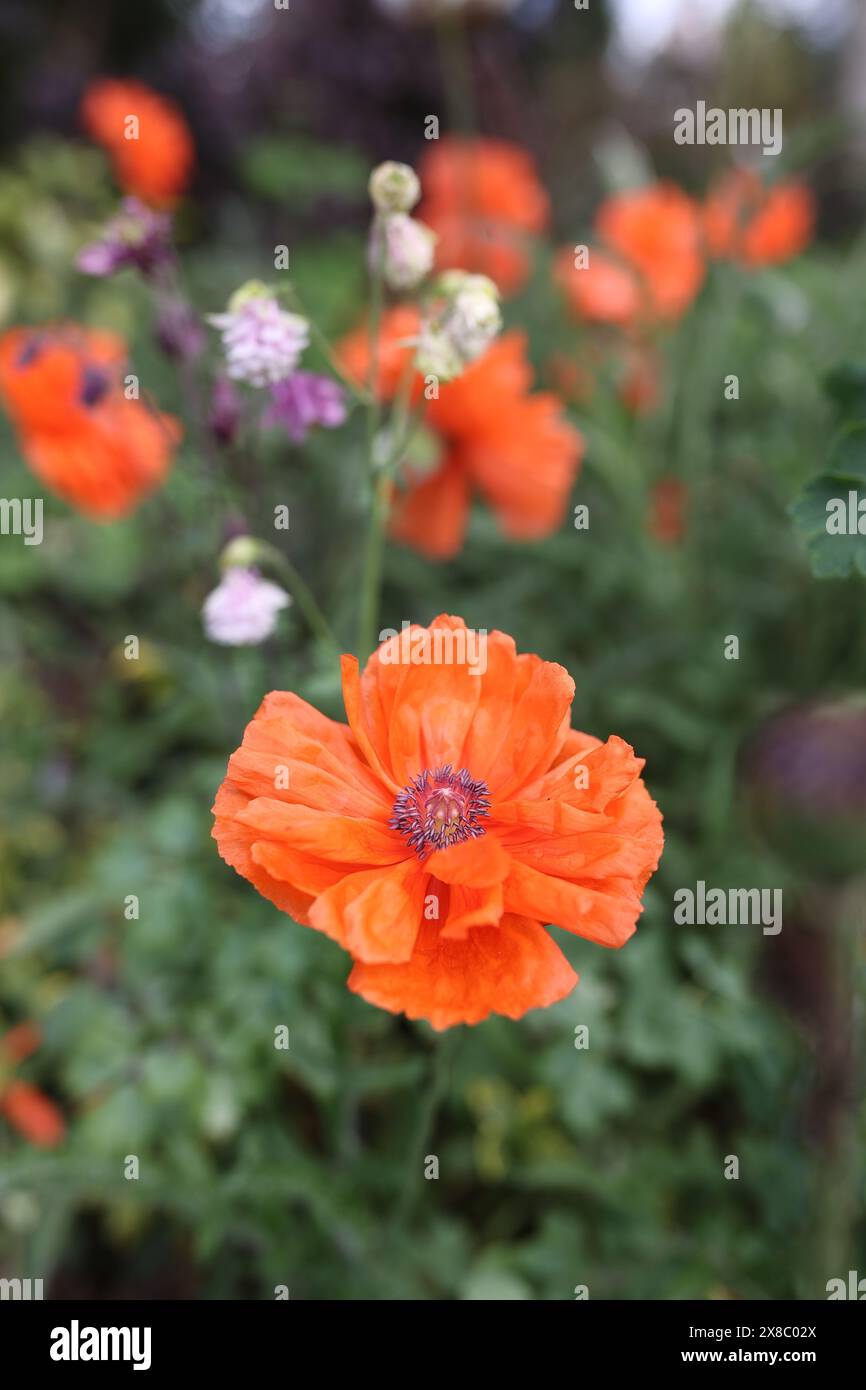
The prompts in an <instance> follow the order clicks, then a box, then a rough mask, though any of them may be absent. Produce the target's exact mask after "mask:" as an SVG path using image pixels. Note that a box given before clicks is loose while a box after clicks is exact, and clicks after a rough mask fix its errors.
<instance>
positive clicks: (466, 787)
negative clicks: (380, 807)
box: [388, 763, 490, 859]
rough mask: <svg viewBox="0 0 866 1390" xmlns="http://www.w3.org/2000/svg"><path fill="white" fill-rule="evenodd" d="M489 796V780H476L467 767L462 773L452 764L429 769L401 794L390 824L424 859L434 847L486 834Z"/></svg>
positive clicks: (396, 802) (440, 847) (395, 803)
mask: <svg viewBox="0 0 866 1390" xmlns="http://www.w3.org/2000/svg"><path fill="white" fill-rule="evenodd" d="M489 798H490V789H489V787H488V786H487V783H486V782H482V781H475V780H474V779H473V778H472V777H471V776H470V774H469V772H468V771H467V769H466V768H465V767H461V768H460V770H459V771H458V772H454V771H453V770H452V767H451V764H450V763H446V764H445V765H444V767H437V768H436V769H435V771H433V772H431V771H430V769H429V768H425V769H424V771H423V772H419V774H418V776H417V777H416V778H415V779H414V781H412V782H410V783H409V784H408V786H406V787H404V788H403V790H402V791H401V793H400V795H399V796H398V797H397V800H396V801H395V802H394V810H393V812H392V815H391V819H390V821H389V822H388V825H389V827H390V829H391V830H397V831H399V833H400V834H401V835H402V836H403V837H404V839H405V840H406V843H407V844H408V845H410V846H411V848H412V849H414V850H415V852H416V854H417V855H418V857H419V859H424V858H425V857H426V855H427V854H431V853H432V852H433V851H434V850H437V849H447V848H448V847H449V846H450V845H457V844H460V843H461V842H462V841H464V840H475V839H478V837H479V836H480V835H483V834H484V833H485V827H484V826H483V825H481V824H479V822H480V819H481V817H482V816H487V815H489V814H490V800H489Z"/></svg>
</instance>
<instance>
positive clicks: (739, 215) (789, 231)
mask: <svg viewBox="0 0 866 1390" xmlns="http://www.w3.org/2000/svg"><path fill="white" fill-rule="evenodd" d="M703 220H704V236H705V238H706V245H707V250H708V251H709V253H710V255H711V256H714V257H716V258H719V259H728V260H735V261H739V262H740V263H741V264H742V265H745V266H751V267H757V266H762V265H778V264H780V263H781V262H783V261H788V260H791V259H792V257H794V256H798V255H799V254H800V252H801V251H803V250H805V248H806V247H807V246H808V245H809V242H810V241H811V240H812V236H813V233H814V228H815V199H814V197H813V195H812V192H811V190H810V189H809V188H808V187H807V186H806V185H805V184H803V183H799V182H797V181H796V180H793V179H789V180H786V181H784V182H782V183H777V184H774V185H773V186H772V187H771V188H765V187H764V185H763V183H762V182H761V179H760V177H759V176H758V174H756V173H755V171H754V170H752V169H745V168H739V169H731V170H730V171H729V172H728V173H727V174H725V175H724V177H723V178H721V179H720V180H719V181H718V182H717V183H716V185H715V186H714V187H713V188H712V189H711V190H710V192H709V194H708V196H707V200H706V203H705V205H704V213H703Z"/></svg>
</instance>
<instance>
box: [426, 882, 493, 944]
mask: <svg viewBox="0 0 866 1390" xmlns="http://www.w3.org/2000/svg"><path fill="white" fill-rule="evenodd" d="M428 891H433V885H432V884H431V888H430V890H428ZM443 892H447V895H448V911H447V915H446V917H445V920H444V921H443V922H442V923H441V931H442V935H443V936H444V937H446V938H447V937H456V938H458V939H462V938H463V937H465V936H466V935H467V934H468V933H469V931H471V930H472V929H473V928H474V927H494V926H496V925H497V924H498V923H499V921H500V920H501V918H502V912H503V907H502V897H503V895H502V884H501V883H489V884H488V885H487V886H486V887H484V888H479V887H471V888H467V887H464V886H463V885H462V884H459V883H452V884H451V885H450V887H448V888H447V889H446V888H445V887H444V885H443Z"/></svg>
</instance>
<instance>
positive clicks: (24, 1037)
mask: <svg viewBox="0 0 866 1390" xmlns="http://www.w3.org/2000/svg"><path fill="white" fill-rule="evenodd" d="M41 1041H42V1033H41V1031H40V1029H39V1028H38V1026H37V1025H36V1024H35V1023H30V1022H25V1023H17V1024H16V1025H15V1027H14V1028H10V1029H9V1031H8V1033H6V1034H5V1035H4V1036H3V1037H2V1038H0V1056H2V1057H5V1058H6V1059H7V1060H8V1061H10V1062H16V1063H17V1062H23V1061H24V1059H25V1058H26V1057H29V1056H31V1054H32V1053H34V1052H35V1051H36V1049H37V1048H38V1047H39V1044H40V1043H41Z"/></svg>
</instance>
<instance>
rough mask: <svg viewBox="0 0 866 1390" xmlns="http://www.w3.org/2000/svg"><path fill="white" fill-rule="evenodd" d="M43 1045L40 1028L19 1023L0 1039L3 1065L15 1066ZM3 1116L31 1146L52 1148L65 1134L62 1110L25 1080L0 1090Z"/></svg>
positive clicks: (12, 1081) (0, 1107)
mask: <svg viewBox="0 0 866 1390" xmlns="http://www.w3.org/2000/svg"><path fill="white" fill-rule="evenodd" d="M40 1042H41V1035H40V1032H39V1029H38V1028H37V1027H36V1026H35V1024H32V1023H19V1024H18V1025H17V1027H15V1028H10V1030H9V1032H8V1033H6V1035H5V1037H3V1038H0V1066H2V1064H4V1063H5V1064H6V1065H7V1066H8V1065H13V1066H14V1065H16V1064H17V1063H18V1062H22V1061H24V1059H25V1057H29V1056H30V1054H31V1053H32V1052H35V1051H36V1049H37V1047H38V1046H39V1044H40ZM0 1114H2V1115H3V1116H4V1117H5V1119H6V1120H8V1122H9V1124H11V1125H12V1126H13V1128H15V1129H17V1130H18V1132H19V1133H20V1134H23V1135H24V1138H25V1139H29V1141H30V1143H31V1144H37V1145H39V1147H40V1148H53V1147H54V1146H55V1145H56V1144H59V1143H60V1141H61V1139H62V1138H63V1136H64V1134H65V1133H66V1123H65V1121H64V1119H63V1115H62V1114H61V1112H60V1110H59V1109H58V1108H57V1106H56V1105H55V1104H54V1102H53V1100H49V1098H48V1096H46V1095H43V1093H42V1092H41V1091H40V1090H38V1089H37V1088H36V1087H35V1086H31V1085H30V1084H29V1083H28V1082H26V1081H18V1080H15V1079H13V1080H11V1081H9V1082H8V1083H7V1084H6V1085H5V1086H3V1087H0Z"/></svg>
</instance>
